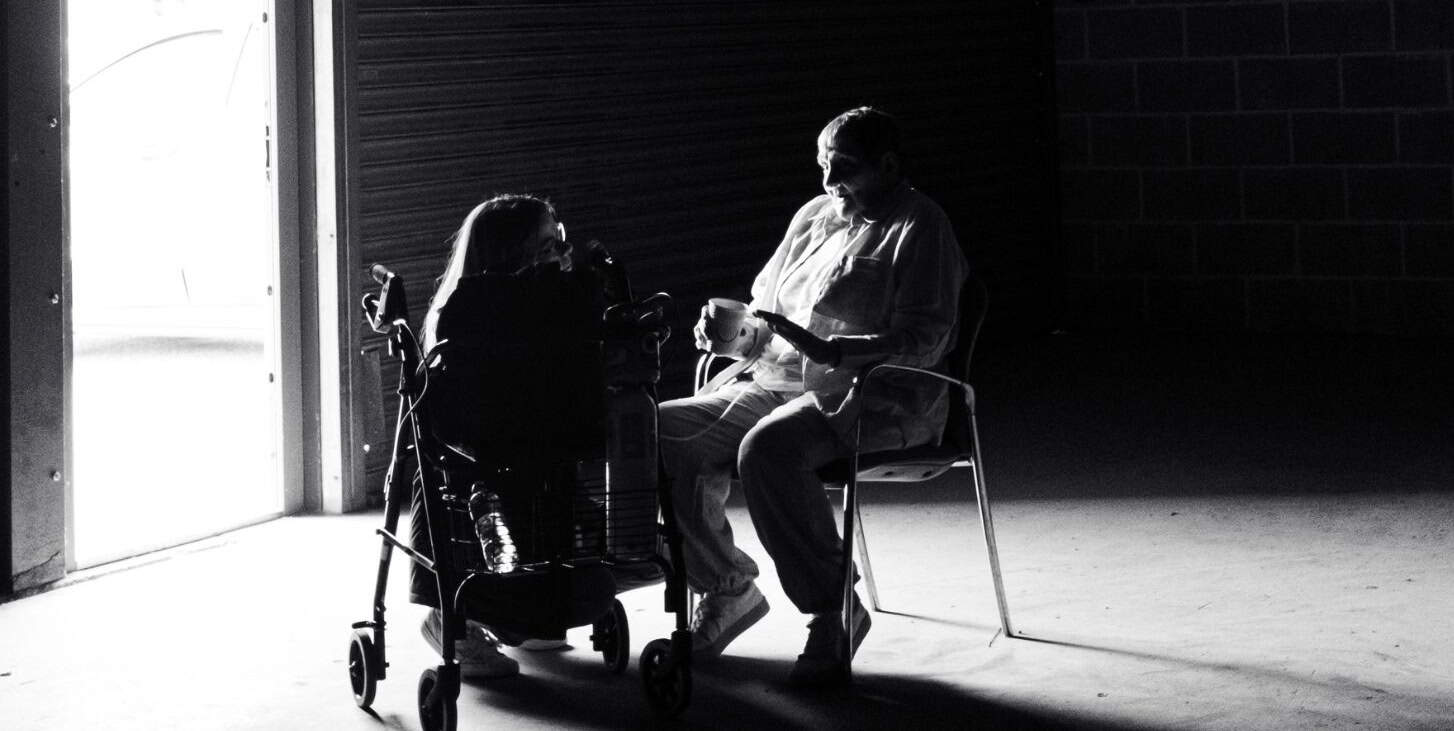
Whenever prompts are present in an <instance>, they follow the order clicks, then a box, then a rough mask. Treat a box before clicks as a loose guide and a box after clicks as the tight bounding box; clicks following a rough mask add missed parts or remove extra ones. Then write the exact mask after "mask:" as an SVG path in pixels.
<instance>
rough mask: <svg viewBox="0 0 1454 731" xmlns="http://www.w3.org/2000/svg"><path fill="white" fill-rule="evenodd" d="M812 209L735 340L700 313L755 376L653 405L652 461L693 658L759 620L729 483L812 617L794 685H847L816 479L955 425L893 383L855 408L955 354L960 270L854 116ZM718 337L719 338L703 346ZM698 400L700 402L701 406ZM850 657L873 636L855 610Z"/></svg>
mask: <svg viewBox="0 0 1454 731" xmlns="http://www.w3.org/2000/svg"><path fill="white" fill-rule="evenodd" d="M817 161H818V164H819V166H820V167H821V168H822V171H823V173H822V186H823V195H820V196H818V197H816V198H814V199H812V200H811V201H809V202H808V203H807V204H806V205H804V206H803V207H802V208H801V209H800V210H799V211H798V212H797V214H796V215H795V216H794V217H793V219H792V222H791V224H790V225H789V226H788V230H787V233H786V235H785V236H784V237H783V239H782V242H781V244H780V245H779V246H778V248H777V250H776V252H775V253H774V254H773V255H772V257H771V259H769V261H768V262H767V265H766V267H765V268H764V269H763V270H762V271H761V272H760V273H759V274H758V275H757V277H756V279H755V281H754V282H753V285H752V302H751V304H750V305H749V310H750V311H752V312H753V313H754V314H753V316H750V317H748V318H747V320H746V321H745V325H744V326H742V327H741V328H740V330H739V329H738V328H737V327H736V326H735V325H734V326H733V327H732V328H731V330H732V332H731V333H730V334H729V335H727V336H725V337H726V338H727V339H726V340H723V339H721V338H722V337H723V336H720V335H718V337H717V338H712V337H709V336H708V333H709V332H713V329H712V326H713V323H712V321H711V318H710V317H709V308H707V307H704V308H703V309H702V319H701V320H700V321H699V322H698V323H697V326H696V329H695V334H696V338H697V346H698V347H699V348H700V349H702V350H711V351H712V352H715V353H718V354H721V355H727V356H729V357H731V358H734V359H737V360H738V361H751V366H750V368H748V369H746V370H745V372H744V374H743V376H742V377H740V378H739V379H738V380H735V381H729V382H727V383H725V384H724V385H721V386H720V387H718V388H716V390H714V391H710V392H704V393H699V394H697V395H695V396H692V397H689V398H684V399H677V400H672V401H667V402H664V403H663V404H661V417H660V433H661V449H662V455H663V461H664V464H665V467H666V471H667V473H668V475H669V476H670V478H671V480H672V490H673V504H674V508H675V511H676V516H677V520H678V524H679V525H680V527H681V531H682V533H683V534H684V535H683V537H684V548H685V557H686V576H687V582H688V585H689V586H690V587H691V588H692V589H693V590H694V591H695V592H698V593H700V594H703V595H704V596H703V598H702V600H701V602H700V603H699V605H698V607H697V611H696V614H695V616H694V617H693V619H692V631H693V650H692V652H693V656H694V657H696V658H699V659H702V660H706V659H708V658H710V657H713V656H715V655H718V654H720V653H721V652H722V651H723V649H725V648H726V647H727V645H728V643H730V642H732V640H733V639H734V638H736V637H737V636H738V635H739V634H741V633H742V632H743V631H744V630H746V629H747V628H748V627H750V626H751V625H752V624H754V623H755V622H757V621H758V620H759V619H760V618H761V617H762V616H763V615H764V614H766V613H767V610H768V604H767V599H766V598H765V597H764V596H763V595H762V593H761V592H760V591H759V590H758V589H757V587H756V585H755V583H754V581H755V579H756V578H757V576H758V567H757V564H756V563H754V561H753V560H752V558H751V557H749V556H748V555H747V554H746V553H744V552H743V551H741V550H740V549H739V548H737V546H736V545H734V543H733V538H732V528H731V526H730V525H729V523H728V521H727V517H726V514H725V512H724V505H725V503H726V500H727V495H728V491H729V489H730V477H731V472H732V470H733V469H734V468H735V469H736V470H737V472H738V473H739V475H740V478H741V484H742V488H743V490H744V492H745V494H746V498H747V507H748V511H749V514H750V515H751V517H752V522H753V525H754V527H755V528H756V530H757V535H758V537H759V538H760V539H761V540H762V544H763V547H764V548H766V549H767V552H768V554H769V555H770V556H771V557H772V559H773V563H774V564H775V566H776V568H777V573H778V577H779V579H780V580H781V583H782V587H783V589H784V591H785V592H786V594H787V596H788V598H789V599H790V600H791V601H792V602H793V604H794V605H795V606H796V607H797V608H798V609H799V610H800V611H802V612H803V613H805V614H809V615H812V620H811V621H810V623H809V625H808V641H807V645H806V647H805V648H804V650H803V652H802V654H801V655H799V657H798V660H797V663H796V664H795V665H794V667H793V669H792V673H791V675H790V676H789V678H788V680H789V683H790V684H793V685H803V686H812V685H827V684H832V683H835V682H839V681H841V680H842V679H843V674H842V672H841V670H842V665H843V663H842V660H843V658H842V657H841V650H840V649H839V648H840V647H841V645H842V639H843V633H844V630H843V627H842V623H841V621H840V612H841V611H842V607H843V586H842V577H843V563H842V561H843V557H842V555H841V552H840V546H841V543H840V539H839V537H838V533H837V528H836V527H835V525H834V519H833V513H832V510H831V508H830V505H829V502H828V498H827V497H826V495H825V493H824V489H823V485H822V483H821V482H820V481H819V479H818V477H817V474H816V472H815V470H816V469H817V468H818V467H820V466H823V465H825V464H827V463H829V462H831V461H833V460H835V459H838V458H841V457H844V456H847V455H849V454H850V453H851V452H852V446H851V445H852V444H853V439H854V433H853V428H854V425H855V423H857V417H858V416H859V415H860V414H863V416H864V419H863V421H862V429H863V431H862V439H863V450H864V451H866V452H867V451H877V450H885V449H901V448H905V447H910V446H916V445H920V444H926V443H932V442H936V441H937V440H938V439H940V437H941V433H942V430H943V425H944V422H945V419H946V414H947V413H948V407H949V402H948V396H947V394H946V392H945V388H944V386H943V385H942V384H938V383H937V382H935V383H933V384H926V383H917V382H895V381H889V383H888V384H887V385H885V386H883V387H880V386H878V385H876V386H875V387H874V390H873V392H872V393H869V394H866V395H861V394H857V393H853V392H852V385H853V380H854V376H855V374H856V373H857V372H858V371H859V369H861V368H862V367H864V366H866V365H868V364H872V363H876V362H884V361H887V362H891V363H897V364H904V365H909V366H916V367H921V368H939V367H940V366H941V365H942V362H943V361H944V359H945V357H946V355H947V354H948V353H949V352H950V351H951V350H952V349H953V347H954V341H955V338H956V326H955V324H956V320H957V316H958V302H959V290H960V287H961V285H962V283H963V281H964V279H965V276H966V273H967V264H966V262H965V258H964V255H963V253H962V252H961V250H960V247H959V243H958V241H957V240H956V239H955V236H954V232H953V230H952V228H951V226H950V222H949V219H948V217H947V216H946V215H945V214H944V212H943V210H942V209H940V207H939V206H938V205H937V204H935V203H934V202H933V201H932V200H930V199H929V198H928V197H926V196H925V195H924V194H922V193H920V192H918V191H917V190H915V189H914V188H912V187H911V186H910V185H909V184H908V182H907V181H906V180H905V179H904V178H903V176H902V174H901V170H900V164H901V163H900V151H899V131H898V127H897V124H896V122H895V121H894V119H893V118H892V117H890V116H889V115H887V114H885V113H884V112H882V111H879V110H877V109H873V108H870V107H860V108H857V109H853V110H850V111H847V112H845V113H843V114H841V115H839V116H838V117H836V118H834V119H833V120H832V121H830V122H829V123H828V125H827V126H826V127H824V128H823V130H822V132H821V133H820V134H819V135H818V144H817ZM714 334H715V333H714ZM704 390H705V389H704ZM853 604H854V606H853V607H852V609H851V611H852V612H853V613H854V617H855V625H856V631H855V635H856V636H854V637H853V638H852V643H851V646H852V648H853V649H854V650H857V648H858V645H859V643H860V642H862V640H863V635H864V634H866V633H867V631H868V627H869V619H868V614H867V612H866V611H865V610H864V609H863V607H862V605H861V603H860V602H859V601H858V597H857V595H856V594H855V596H854V600H853Z"/></svg>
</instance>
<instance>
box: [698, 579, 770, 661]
mask: <svg viewBox="0 0 1454 731" xmlns="http://www.w3.org/2000/svg"><path fill="white" fill-rule="evenodd" d="M767 610H768V606H767V597H765V596H763V595H762V592H760V591H758V590H757V585H756V584H748V585H747V588H746V589H743V590H742V592H741V593H740V594H708V595H706V596H704V597H702V600H701V601H700V602H698V603H697V611H696V612H695V613H694V614H693V616H692V656H693V657H698V656H700V657H701V658H703V659H705V658H710V657H716V656H718V655H721V654H722V651H723V650H725V649H727V645H729V644H731V642H732V641H733V640H735V639H737V635H740V634H742V633H743V632H746V631H747V628H748V627H751V626H752V625H754V624H756V623H757V620H759V619H762V618H763V616H765V615H766V614H767Z"/></svg>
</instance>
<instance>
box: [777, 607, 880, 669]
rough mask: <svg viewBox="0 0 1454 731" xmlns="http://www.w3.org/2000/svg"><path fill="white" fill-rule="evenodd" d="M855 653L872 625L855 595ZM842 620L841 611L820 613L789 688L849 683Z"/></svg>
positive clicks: (809, 628)
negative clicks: (845, 670) (845, 666)
mask: <svg viewBox="0 0 1454 731" xmlns="http://www.w3.org/2000/svg"><path fill="white" fill-rule="evenodd" d="M853 619H854V630H853V654H855V655H857V654H858V646H859V645H861V644H863V638H864V636H865V635H867V634H868V628H869V626H870V625H872V624H873V619H872V618H870V617H869V614H868V610H866V609H864V608H863V604H862V603H861V602H860V601H859V600H858V595H857V594H855V595H854V596H853ZM843 671H844V667H843V617H842V616H841V615H840V614H839V613H838V612H832V613H830V614H818V615H814V616H813V620H812V621H811V622H809V623H808V644H807V645H806V646H805V647H804V648H803V654H801V655H798V661H797V663H795V664H794V665H793V670H792V672H791V673H788V685H791V686H794V687H797V688H823V687H827V686H832V685H839V684H842V683H844V682H846V681H847V680H848V676H847V675H846V674H845V673H844V672H843Z"/></svg>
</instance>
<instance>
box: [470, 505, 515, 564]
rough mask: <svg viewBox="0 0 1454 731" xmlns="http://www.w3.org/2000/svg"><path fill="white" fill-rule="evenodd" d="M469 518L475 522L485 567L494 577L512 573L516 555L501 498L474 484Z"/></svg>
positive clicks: (476, 535) (476, 534)
mask: <svg viewBox="0 0 1454 731" xmlns="http://www.w3.org/2000/svg"><path fill="white" fill-rule="evenodd" d="M470 519H471V520H473V521H474V523H475V537H476V538H478V539H479V541H480V550H481V552H482V553H484V556H485V567H486V568H488V569H489V570H491V571H493V572H495V573H497V574H508V573H510V572H511V571H514V570H515V566H516V565H517V563H518V561H519V556H518V555H517V554H516V552H515V542H514V541H513V540H511V539H510V527H509V526H507V525H505V513H504V511H503V510H502V509H501V508H500V496H499V495H496V494H495V493H494V492H492V491H490V490H489V489H488V488H486V487H485V486H483V485H480V484H476V485H475V486H474V488H473V489H472V490H470Z"/></svg>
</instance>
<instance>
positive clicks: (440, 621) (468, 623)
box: [409, 491, 520, 678]
mask: <svg viewBox="0 0 1454 731" xmlns="http://www.w3.org/2000/svg"><path fill="white" fill-rule="evenodd" d="M409 516H410V517H409V544H410V546H411V547H412V548H413V549H414V550H415V551H418V552H419V553H420V554H422V555H424V556H426V557H427V556H432V552H431V551H430V548H429V528H428V525H427V524H426V522H425V520H424V504H423V496H421V495H420V494H419V493H418V491H415V494H414V498H413V503H412V504H411V506H410V513H409ZM409 601H410V602H413V603H414V604H422V605H424V606H426V607H430V608H431V609H430V611H429V613H428V614H426V615H424V621H423V622H422V623H421V624H420V627H419V631H420V634H422V635H424V641H425V642H427V643H429V646H430V647H431V648H433V649H434V651H435V652H437V653H441V654H443V652H444V644H443V642H444V616H443V613H442V612H440V611H439V598H438V589H437V588H436V586H435V583H434V574H433V573H431V572H429V571H428V570H426V569H424V568H423V567H421V566H420V565H419V564H417V563H414V562H413V561H410V562H409ZM454 657H455V660H457V661H458V662H459V665H460V673H461V674H462V675H464V676H465V677H467V678H504V677H509V676H511V675H515V674H518V673H519V672H520V663H518V662H516V661H515V660H514V659H512V658H509V657H506V656H505V655H503V654H501V653H500V643H499V640H498V639H497V638H496V637H495V636H494V635H493V634H491V633H490V631H489V630H488V628H486V627H485V626H484V625H482V624H480V623H479V622H475V621H473V620H468V619H467V620H465V630H464V637H463V638H461V639H459V640H456V641H455V643H454Z"/></svg>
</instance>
